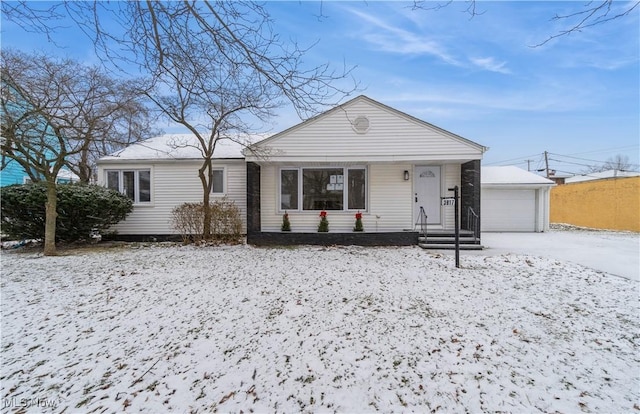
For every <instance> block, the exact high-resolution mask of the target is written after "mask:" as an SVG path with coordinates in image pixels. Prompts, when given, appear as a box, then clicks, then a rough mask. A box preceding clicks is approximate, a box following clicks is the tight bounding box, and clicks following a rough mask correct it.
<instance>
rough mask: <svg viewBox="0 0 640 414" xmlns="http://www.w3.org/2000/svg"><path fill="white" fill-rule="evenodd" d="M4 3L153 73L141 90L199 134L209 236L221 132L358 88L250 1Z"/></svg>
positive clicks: (248, 129)
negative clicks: (72, 26) (66, 22)
mask: <svg viewBox="0 0 640 414" xmlns="http://www.w3.org/2000/svg"><path fill="white" fill-rule="evenodd" d="M2 8H3V12H5V14H6V16H7V18H9V19H11V20H13V21H15V22H18V23H19V24H21V25H22V26H23V27H27V28H28V29H29V30H33V31H37V32H41V33H43V34H46V35H47V37H49V38H51V39H54V40H55V29H52V27H56V26H57V25H58V24H59V23H56V22H59V21H60V20H59V19H60V18H61V17H63V16H69V17H71V19H72V20H73V21H74V22H75V23H76V24H77V25H78V27H80V28H81V29H82V30H83V31H84V32H85V33H86V34H87V35H89V36H90V37H91V38H92V39H93V42H94V45H95V48H96V52H97V54H98V56H99V57H100V58H101V59H102V60H103V62H104V63H105V64H106V65H109V66H114V67H116V68H117V69H120V70H123V71H125V72H127V71H129V70H131V68H132V67H133V68H136V69H137V70H139V71H141V72H142V73H145V74H147V75H148V76H149V78H150V79H151V80H152V88H151V89H147V90H145V91H144V92H145V94H146V95H147V96H148V97H149V98H150V99H151V100H152V101H153V102H154V103H155V104H156V106H157V108H159V110H160V111H161V112H162V114H164V115H165V116H166V117H168V118H169V119H170V120H171V121H172V122H175V123H178V124H180V125H182V126H184V127H185V128H187V129H188V130H189V131H191V133H193V134H194V135H195V137H196V138H197V141H198V143H199V150H200V152H201V154H202V157H203V163H202V166H201V168H200V169H199V177H200V181H201V183H202V188H203V202H204V205H205V218H204V226H203V228H204V236H205V237H208V236H209V233H210V229H209V222H210V220H209V217H208V216H207V213H208V214H210V210H209V197H210V193H211V189H212V185H213V169H212V159H213V155H214V152H215V147H216V144H217V142H218V141H219V140H221V139H233V140H236V141H239V142H241V143H243V144H244V143H245V142H244V141H245V140H244V138H242V137H246V136H248V135H250V134H251V133H252V132H255V131H256V130H257V129H258V127H259V125H260V124H262V123H263V122H264V121H266V120H267V119H268V118H269V117H271V116H273V110H274V109H275V108H276V107H278V106H279V105H281V104H283V103H285V102H290V103H291V104H293V107H294V108H295V109H296V111H297V112H298V115H299V116H300V117H301V118H302V119H306V118H308V117H311V116H313V115H316V114H317V113H318V112H320V111H321V110H323V109H324V108H325V107H326V106H329V105H331V106H332V105H335V104H337V103H339V102H340V101H341V100H342V99H344V98H345V97H346V96H348V95H349V94H350V93H351V92H354V91H355V90H356V89H357V84H356V82H355V81H353V80H352V79H351V80H350V79H349V76H350V69H348V68H346V67H343V68H342V69H341V70H335V69H332V68H331V67H330V66H329V65H328V64H320V65H316V66H313V65H312V66H307V65H306V64H305V62H304V61H303V59H304V57H305V55H306V53H307V52H308V48H304V47H300V46H299V45H297V44H296V43H293V42H291V41H287V42H284V41H281V40H280V38H279V37H278V35H277V34H276V33H275V32H274V29H273V26H272V24H273V22H272V20H271V17H270V15H269V13H268V12H267V10H266V9H265V8H264V7H263V6H262V5H260V4H257V3H254V2H227V1H216V2H212V1H175V2H151V1H141V2H121V3H119V2H115V3H103V2H93V3H90V2H63V3H58V4H56V5H54V6H50V5H42V6H38V5H37V4H32V3H21V4H19V5H14V6H12V7H10V6H9V5H5V4H4V3H3V4H2ZM107 22H108V25H107V24H106V23H107ZM345 81H346V82H345ZM254 123H257V124H254Z"/></svg>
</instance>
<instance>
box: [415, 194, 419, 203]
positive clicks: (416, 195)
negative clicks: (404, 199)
mask: <svg viewBox="0 0 640 414" xmlns="http://www.w3.org/2000/svg"><path fill="white" fill-rule="evenodd" d="M415 197H416V203H417V202H418V193H415Z"/></svg>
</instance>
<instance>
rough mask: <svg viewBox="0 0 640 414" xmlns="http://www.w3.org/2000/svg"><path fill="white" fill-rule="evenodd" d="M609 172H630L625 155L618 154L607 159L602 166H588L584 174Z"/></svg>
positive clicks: (629, 164) (629, 165) (630, 168)
mask: <svg viewBox="0 0 640 414" xmlns="http://www.w3.org/2000/svg"><path fill="white" fill-rule="evenodd" d="M609 170H617V171H631V170H632V165H631V163H630V162H629V157H628V156H627V155H623V154H618V155H616V156H614V157H609V159H607V161H605V162H604V163H602V164H595V165H590V166H588V167H587V168H586V169H585V173H586V174H588V173H595V172H602V171H609Z"/></svg>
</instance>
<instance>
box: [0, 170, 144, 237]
mask: <svg viewBox="0 0 640 414" xmlns="http://www.w3.org/2000/svg"><path fill="white" fill-rule="evenodd" d="M57 190H58V204H57V209H56V211H57V212H58V217H57V219H56V240H58V241H67V242H72V241H78V240H87V239H89V238H90V237H91V235H92V234H94V233H95V232H96V231H97V232H98V233H102V232H106V231H107V230H108V229H109V227H111V226H113V225H114V224H116V223H118V222H120V221H122V220H124V219H125V218H126V217H127V215H128V214H129V213H131V211H132V210H133V202H132V201H131V200H130V199H129V198H128V197H126V196H124V195H122V194H120V193H118V192H117V191H114V190H110V189H107V188H104V187H101V186H98V185H88V184H59V185H58V186H57ZM0 198H1V199H2V206H1V208H0V216H1V217H0V220H1V221H2V233H3V234H6V235H7V236H9V237H10V238H13V239H43V238H44V224H45V204H46V202H47V184H46V183H44V182H38V183H30V184H24V185H11V186H8V187H2V188H1V189H0Z"/></svg>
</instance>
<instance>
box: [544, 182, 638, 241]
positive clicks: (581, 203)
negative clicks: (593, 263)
mask: <svg viewBox="0 0 640 414" xmlns="http://www.w3.org/2000/svg"><path fill="white" fill-rule="evenodd" d="M551 222H552V223H566V224H572V225H575V226H580V227H588V228H596V229H605V230H626V231H636V232H640V173H633V172H622V171H617V172H614V171H604V172H602V173H590V174H588V176H576V177H572V178H568V179H567V180H565V184H564V185H559V186H557V187H555V188H554V189H553V190H552V191H551Z"/></svg>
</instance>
